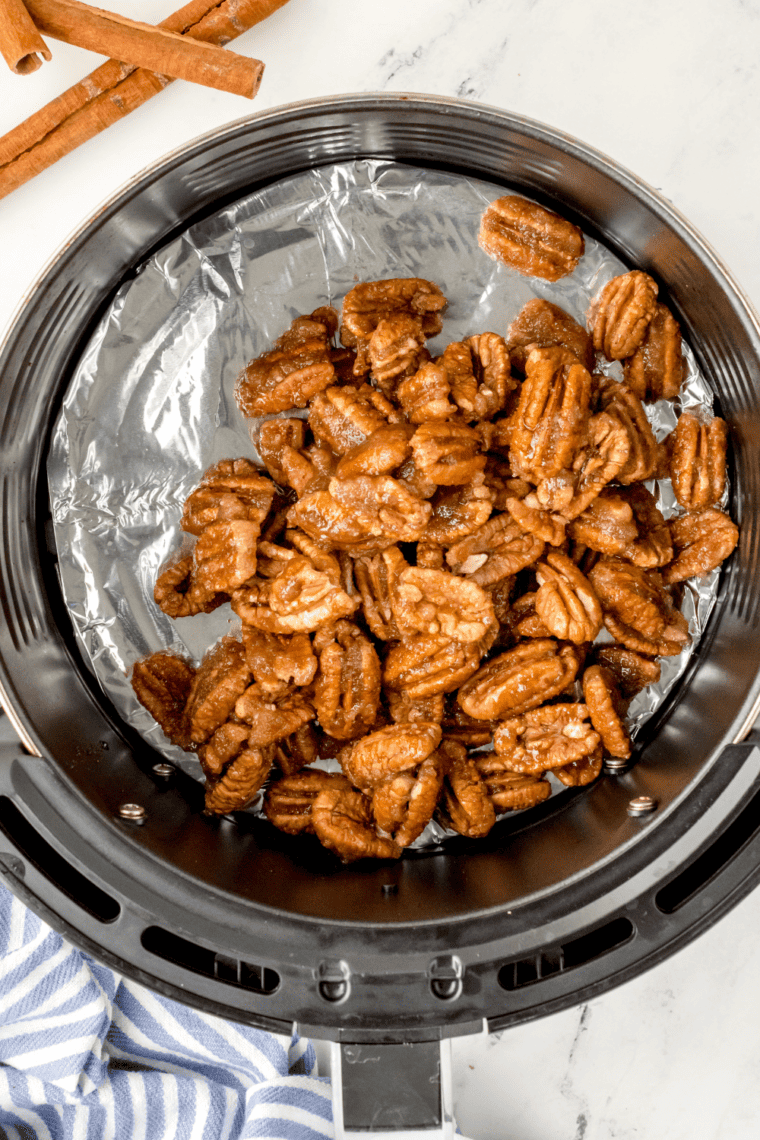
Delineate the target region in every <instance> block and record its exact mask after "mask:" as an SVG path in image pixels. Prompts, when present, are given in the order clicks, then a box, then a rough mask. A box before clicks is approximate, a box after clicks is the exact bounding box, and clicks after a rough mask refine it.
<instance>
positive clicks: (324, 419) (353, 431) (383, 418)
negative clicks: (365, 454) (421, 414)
mask: <svg viewBox="0 0 760 1140" xmlns="http://www.w3.org/2000/svg"><path fill="white" fill-rule="evenodd" d="M400 419H401V415H400V414H399V412H398V411H397V410H396V409H395V408H394V406H393V404H391V402H390V401H389V400H387V399H386V398H385V396H384V395H383V394H382V392H378V391H377V389H376V388H371V387H370V386H369V384H362V385H361V386H360V387H355V386H354V385H352V384H344V385H342V387H331V388H327V389H326V390H325V391H324V392H320V394H319V395H318V396H316V397H315V398H314V399H312V400H311V401H310V403H309V427H310V428H311V430H312V432H313V433H314V438H315V439H316V440H317V441H318V442H320V443H323V444H326V445H327V446H328V447H329V448H331V449H332V451H334V452H335V454H336V455H344V454H345V452H347V451H349V450H350V449H351V448H352V447H356V446H357V444H360V443H364V441H365V439H367V438H368V437H369V436H371V435H372V433H373V432H374V431H377V429H378V428H380V427H384V426H385V425H386V424H388V423H398V422H399V421H400Z"/></svg>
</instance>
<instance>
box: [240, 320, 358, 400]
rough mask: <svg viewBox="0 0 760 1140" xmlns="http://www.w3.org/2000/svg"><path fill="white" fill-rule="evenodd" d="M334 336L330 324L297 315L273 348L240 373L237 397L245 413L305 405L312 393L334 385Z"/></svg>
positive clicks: (252, 361) (251, 362) (314, 393)
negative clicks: (331, 358)
mask: <svg viewBox="0 0 760 1140" xmlns="http://www.w3.org/2000/svg"><path fill="white" fill-rule="evenodd" d="M318 311H319V312H320V313H321V314H324V312H325V310H318ZM330 323H331V324H332V322H330ZM331 336H332V332H331V331H330V327H328V324H327V323H325V322H323V321H321V320H312V319H311V318H308V317H307V318H303V317H297V318H296V319H295V320H294V321H293V323H292V324H291V326H290V328H289V329H288V331H287V332H285V333H283V335H282V336H281V337H280V338H279V339H278V340H277V341H275V345H274V348H273V349H271V351H269V352H265V353H263V354H262V355H261V356H258V357H256V359H255V360H251V361H250V362H249V363H248V364H247V365H246V367H245V368H244V369H243V371H242V372H241V373H240V376H239V377H238V379H237V384H236V389H235V398H236V400H237V404H238V407H239V408H240V411H241V412H242V413H243V415H244V416H267V415H270V414H272V413H274V412H287V411H289V410H290V409H291V408H305V407H306V405H307V404H308V402H309V400H310V399H311V397H312V396H314V395H316V393H317V392H321V391H322V390H323V389H324V388H328V387H329V386H330V384H333V383H334V382H335V368H334V366H333V363H332V361H331V360H330V337H331Z"/></svg>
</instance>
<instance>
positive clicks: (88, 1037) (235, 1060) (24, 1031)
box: [0, 884, 334, 1140]
mask: <svg viewBox="0 0 760 1140" xmlns="http://www.w3.org/2000/svg"><path fill="white" fill-rule="evenodd" d="M333 1135H334V1133H333V1124H332V1101H331V1090H330V1084H329V1082H328V1081H325V1080H322V1079H320V1078H319V1077H318V1076H317V1075H316V1057H315V1054H314V1048H313V1046H312V1045H311V1043H310V1042H309V1041H307V1040H306V1039H305V1038H299V1037H297V1036H294V1037H293V1039H292V1040H288V1038H287V1037H280V1036H276V1035H274V1034H271V1033H264V1032H263V1031H262V1030H259V1029H251V1028H249V1027H248V1026H245V1025H239V1024H237V1023H235V1022H230V1021H224V1020H223V1019H222V1018H220V1017H214V1016H213V1015H211V1014H206V1013H198V1012H196V1011H195V1010H193V1009H190V1008H189V1007H187V1006H184V1005H180V1004H179V1003H178V1002H175V1001H171V1000H170V999H169V998H165V997H161V996H160V995H159V994H155V993H153V992H152V991H150V990H147V989H145V988H144V987H143V986H140V985H138V984H137V983H135V982H131V981H129V980H128V979H126V978H122V977H121V976H120V975H119V974H116V973H114V972H113V970H109V969H108V968H107V967H106V966H103V965H101V964H100V963H99V962H97V961H95V960H94V959H93V958H91V957H90V956H89V955H88V954H84V953H82V952H81V951H79V950H76V949H74V947H73V946H71V945H69V943H67V942H66V941H65V939H64V938H62V937H61V936H60V935H59V934H56V933H55V931H53V930H51V929H50V927H49V926H47V925H46V924H45V923H44V922H42V921H41V919H39V918H37V916H36V915H34V914H33V913H32V912H31V911H29V910H27V908H26V907H25V906H24V905H23V904H22V903H21V902H19V900H18V899H16V898H15V897H14V896H13V895H12V894H11V893H10V892H9V891H8V890H7V888H6V887H5V886H4V885H2V884H0V1136H1V1137H6V1138H7V1140H249V1138H253V1137H258V1138H264V1140H324V1138H325V1137H332V1136H333Z"/></svg>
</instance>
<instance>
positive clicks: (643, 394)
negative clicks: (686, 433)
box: [623, 301, 684, 403]
mask: <svg viewBox="0 0 760 1140" xmlns="http://www.w3.org/2000/svg"><path fill="white" fill-rule="evenodd" d="M683 377H684V362H683V354H682V352H681V330H680V329H679V327H678V321H677V320H676V319H675V317H674V316H673V314H672V313H671V312H670V310H669V309H668V308H667V307H666V306H665V305H663V304H662V302H661V301H658V302H657V303H656V305H655V309H654V315H653V316H652V318H651V320H650V321H649V324H648V325H647V330H646V333H645V334H644V339H643V340H642V342H641V344H640V345H639V346H638V348H637V349H636V350H635V352H634V353H633V354H632V355H631V356H629V358H628V360H626V361H624V363H623V378H624V379H625V382H626V384H627V385H628V387H629V388H631V389H632V391H634V392H635V393H636V395H637V396H638V397H639V399H640V400H644V401H645V402H646V403H649V402H651V401H653V400H673V399H675V397H676V396H677V395H678V393H679V391H680V388H681V384H682V383H683Z"/></svg>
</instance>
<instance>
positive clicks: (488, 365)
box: [438, 332, 516, 421]
mask: <svg viewBox="0 0 760 1140" xmlns="http://www.w3.org/2000/svg"><path fill="white" fill-rule="evenodd" d="M438 363H439V364H441V365H443V367H444V369H445V370H446V374H447V376H448V379H449V385H450V388H451V398H452V400H453V401H454V403H455V404H456V405H457V407H458V408H459V410H460V412H461V413H462V414H463V416H464V418H465V419H466V420H478V421H482V420H490V419H493V417H494V416H495V415H496V413H497V412H500V411H501V410H502V409H503V408H504V406H505V404H506V402H507V394H508V393H509V392H511V391H512V390H513V389H514V388H515V387H516V384H515V381H514V379H513V377H512V373H511V370H510V367H509V353H508V352H507V346H506V345H505V343H504V338H503V337H500V336H499V335H498V333H492V332H486V333H480V334H479V335H477V336H469V337H467V339H466V340H464V341H455V342H454V343H452V344H449V345H447V346H446V348H445V349H444V350H443V355H442V356H441V357H440V358H439V361H438Z"/></svg>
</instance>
